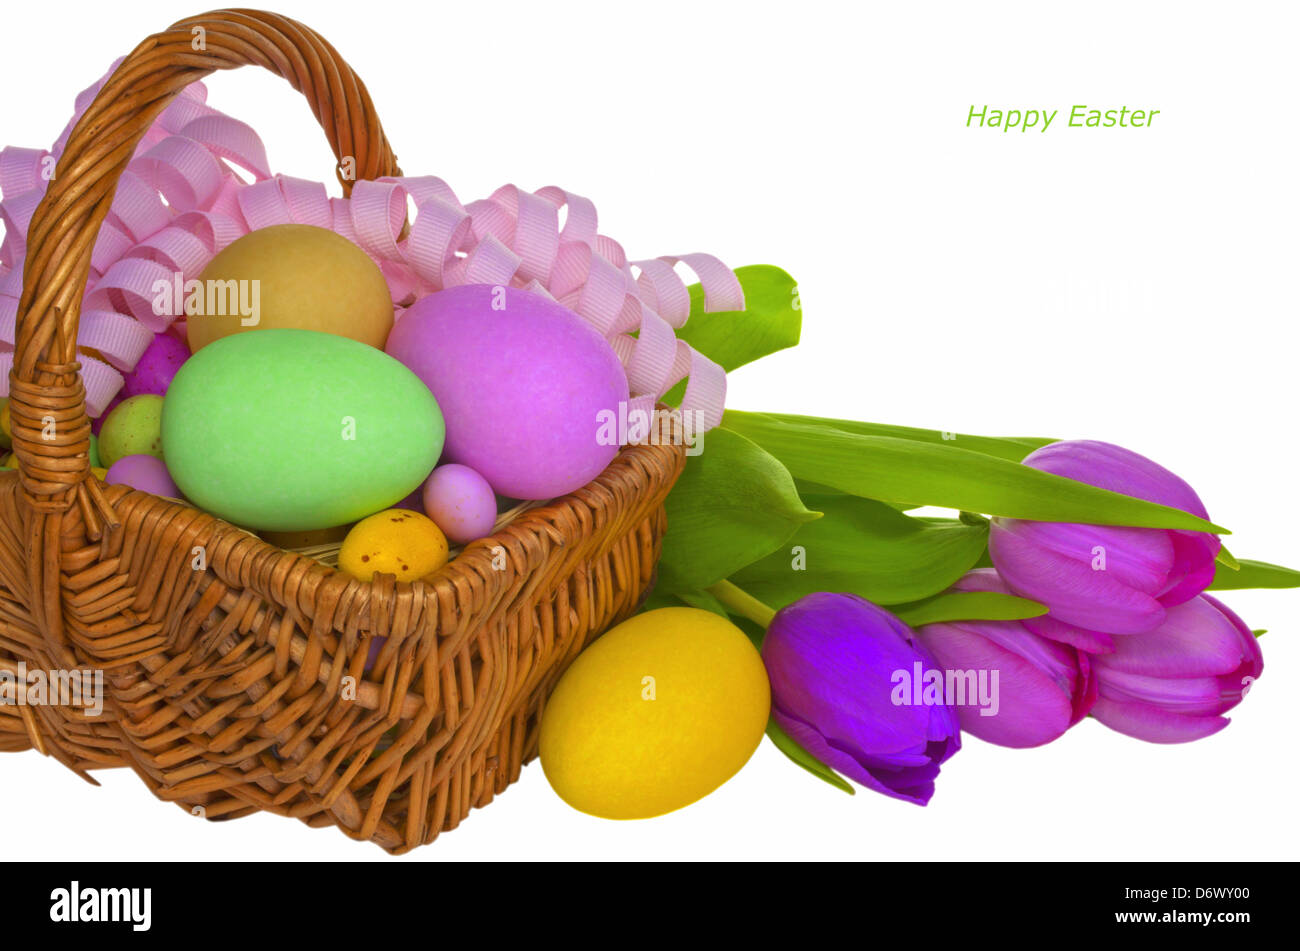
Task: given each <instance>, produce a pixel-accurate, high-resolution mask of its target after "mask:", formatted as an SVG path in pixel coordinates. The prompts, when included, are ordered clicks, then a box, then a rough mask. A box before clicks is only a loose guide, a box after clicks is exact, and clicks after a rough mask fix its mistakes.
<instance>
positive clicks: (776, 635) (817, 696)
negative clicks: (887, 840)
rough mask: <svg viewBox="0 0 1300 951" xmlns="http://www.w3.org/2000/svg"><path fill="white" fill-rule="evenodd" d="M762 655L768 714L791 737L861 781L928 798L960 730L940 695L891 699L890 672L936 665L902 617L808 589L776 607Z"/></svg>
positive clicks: (912, 798) (913, 798)
mask: <svg viewBox="0 0 1300 951" xmlns="http://www.w3.org/2000/svg"><path fill="white" fill-rule="evenodd" d="M763 662H764V664H766V665H767V673H768V678H769V679H770V680H771V683H772V717H773V719H775V720H776V722H777V724H778V725H779V726H780V727H781V728H782V729H783V730H785V732H786V733H788V734H789V735H790V737H791V738H792V739H793V740H794V741H795V742H796V743H798V744H799V745H800V746H802V747H803V748H804V749H805V750H807V751H808V752H809V753H811V754H812V755H813V756H815V757H817V759H819V760H821V761H822V762H823V763H825V764H826V765H827V766H830V767H831V768H833V769H836V770H838V771H839V772H841V773H843V774H844V775H845V776H848V777H849V778H850V779H853V780H856V781H857V782H859V783H861V784H862V785H864V786H866V787H868V788H870V789H874V790H876V791H877V792H882V793H884V794H885V795H887V796H893V797H894V798H896V799H904V800H906V801H908V802H915V803H918V804H920V805H925V804H926V803H927V802H929V801H930V797H931V796H933V795H934V780H935V777H937V776H938V775H939V764H941V763H943V762H944V761H945V760H947V759H948V758H949V757H950V756H952V755H953V754H954V753H956V752H957V750H959V749H960V748H961V735H960V733H959V731H958V727H957V718H956V716H955V714H954V713H953V711H952V709H951V708H950V707H948V706H947V705H945V704H943V703H938V704H927V703H917V704H913V703H910V702H908V703H902V704H900V703H896V702H895V701H894V697H893V694H894V692H895V691H894V685H893V682H892V677H893V675H894V673H895V672H898V671H905V672H907V674H908V675H909V676H910V675H911V674H912V672H913V671H916V672H918V673H923V672H927V671H937V669H938V665H937V664H936V663H935V662H934V659H933V658H931V657H930V655H929V653H928V652H927V651H926V650H925V648H923V647H921V646H919V645H918V644H917V643H916V641H915V639H914V635H913V633H912V630H911V629H910V628H909V627H908V626H907V625H906V624H904V623H903V622H902V621H900V620H899V619H898V618H896V617H894V615H892V614H890V613H889V612H888V611H886V610H885V609H884V608H880V607H877V606H876V605H874V604H872V603H871V602H869V601H864V600H863V599H862V598H859V597H858V596H857V595H853V594H829V593H824V592H819V593H817V594H810V595H807V596H806V597H803V598H800V599H799V600H798V601H796V602H795V603H793V604H791V605H788V606H787V607H784V608H782V609H781V610H780V611H777V612H776V617H774V618H773V619H772V623H771V624H770V625H769V626H768V629H767V637H766V638H765V639H764V641H763ZM908 699H909V701H910V697H909V698H908Z"/></svg>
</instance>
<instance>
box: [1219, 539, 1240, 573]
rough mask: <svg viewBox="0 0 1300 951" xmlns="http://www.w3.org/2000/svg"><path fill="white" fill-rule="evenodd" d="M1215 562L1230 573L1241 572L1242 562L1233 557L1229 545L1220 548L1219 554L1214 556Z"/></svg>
mask: <svg viewBox="0 0 1300 951" xmlns="http://www.w3.org/2000/svg"><path fill="white" fill-rule="evenodd" d="M1214 560H1215V561H1216V562H1218V563H1219V564H1220V565H1222V566H1223V567H1225V568H1227V569H1229V570H1230V571H1240V570H1241V562H1239V561H1238V560H1237V559H1236V558H1235V557H1233V554H1232V552H1230V551H1228V546H1227V545H1220V546H1219V553H1218V554H1217V555H1215V556H1214Z"/></svg>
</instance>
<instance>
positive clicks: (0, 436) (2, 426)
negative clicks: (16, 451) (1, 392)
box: [0, 396, 14, 449]
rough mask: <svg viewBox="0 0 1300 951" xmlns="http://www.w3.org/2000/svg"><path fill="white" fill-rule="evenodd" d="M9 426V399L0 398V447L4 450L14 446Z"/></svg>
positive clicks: (12, 434) (5, 397)
mask: <svg viewBox="0 0 1300 951" xmlns="http://www.w3.org/2000/svg"><path fill="white" fill-rule="evenodd" d="M9 426H10V423H9V397H7V396H0V446H3V447H4V448H5V449H8V448H9V447H10V446H12V445H13V444H14V442H13V441H14V433H13V430H12V429H10V428H9Z"/></svg>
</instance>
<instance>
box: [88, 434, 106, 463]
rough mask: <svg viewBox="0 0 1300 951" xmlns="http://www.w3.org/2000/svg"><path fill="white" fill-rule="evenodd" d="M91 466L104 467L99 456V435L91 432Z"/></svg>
mask: <svg viewBox="0 0 1300 951" xmlns="http://www.w3.org/2000/svg"><path fill="white" fill-rule="evenodd" d="M90 467H91V468H92V469H100V468H104V466H103V463H102V462H101V461H100V458H99V437H98V436H96V435H95V434H94V433H91V434H90Z"/></svg>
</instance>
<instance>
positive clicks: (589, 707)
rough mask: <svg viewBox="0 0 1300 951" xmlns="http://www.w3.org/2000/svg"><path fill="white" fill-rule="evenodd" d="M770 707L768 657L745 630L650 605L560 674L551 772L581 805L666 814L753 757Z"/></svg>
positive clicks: (632, 815) (568, 798)
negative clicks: (751, 641)
mask: <svg viewBox="0 0 1300 951" xmlns="http://www.w3.org/2000/svg"><path fill="white" fill-rule="evenodd" d="M770 706H771V695H770V691H769V688H768V682H767V671H766V670H765V669H764V668H763V661H762V658H760V657H759V654H758V651H757V650H755V648H754V645H753V644H751V643H750V641H749V638H748V637H746V636H745V634H744V632H743V631H741V630H740V628H738V627H736V626H735V625H734V624H732V623H731V622H730V621H728V620H727V619H726V618H723V617H720V616H719V615H717V614H714V613H712V612H710V611H702V610H699V609H696V608H660V609H658V610H655V611H648V612H646V613H645V614H639V615H637V616H636V617H634V618H632V619H631V620H628V621H624V622H623V623H622V624H620V625H618V626H617V627H615V628H614V629H613V630H611V631H610V632H609V633H608V634H606V635H605V636H604V637H602V638H600V639H599V640H598V641H596V642H595V643H594V644H592V645H591V646H590V647H588V648H587V649H586V650H585V651H584V652H583V653H582V654H580V655H578V659H577V660H575V661H574V662H573V666H571V667H570V668H569V669H568V670H567V671H566V672H565V674H564V676H563V677H562V678H561V679H560V682H559V684H558V686H556V688H555V692H554V693H553V694H552V695H551V698H550V700H549V701H548V702H547V705H546V709H545V711H544V713H543V715H542V728H541V738H540V744H541V751H540V752H541V760H542V769H543V770H544V771H545V773H546V778H547V779H548V780H549V781H550V783H551V786H552V787H553V788H554V789H555V791H556V792H557V793H558V794H559V796H560V798H561V799H563V800H564V801H565V802H567V803H568V804H569V805H571V806H573V807H574V808H575V809H579V810H581V811H582V812H586V813H590V814H591V815H594V816H601V817H603V818H606V819H648V818H650V817H651V816H658V815H663V814H664V813H665V812H672V811H673V810H674V809H680V808H681V807H682V806H687V805H690V804H691V803H693V802H695V801H696V800H697V799H700V798H702V797H704V796H707V795H708V794H709V793H711V792H712V791H713V790H715V789H717V788H718V787H719V786H721V785H722V784H723V783H724V782H726V781H727V780H728V779H730V778H731V777H732V776H734V775H735V774H736V773H737V772H738V771H739V770H740V768H741V767H742V766H744V765H745V763H746V762H747V761H748V760H749V757H750V756H751V755H752V754H753V752H754V750H755V749H757V747H758V744H759V742H760V741H761V740H762V738H763V731H764V730H765V729H766V727H767V717H768V712H769V708H770Z"/></svg>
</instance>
